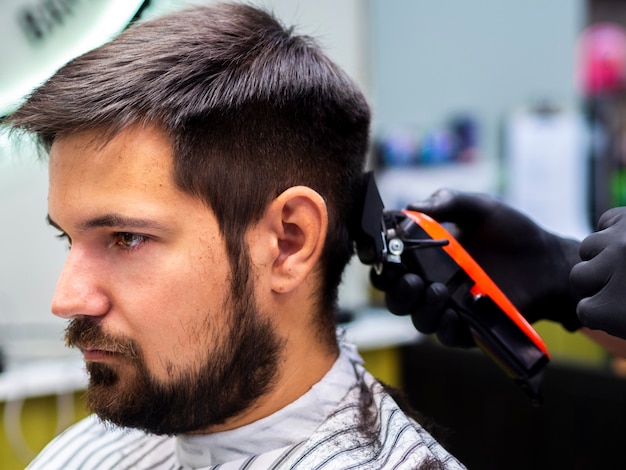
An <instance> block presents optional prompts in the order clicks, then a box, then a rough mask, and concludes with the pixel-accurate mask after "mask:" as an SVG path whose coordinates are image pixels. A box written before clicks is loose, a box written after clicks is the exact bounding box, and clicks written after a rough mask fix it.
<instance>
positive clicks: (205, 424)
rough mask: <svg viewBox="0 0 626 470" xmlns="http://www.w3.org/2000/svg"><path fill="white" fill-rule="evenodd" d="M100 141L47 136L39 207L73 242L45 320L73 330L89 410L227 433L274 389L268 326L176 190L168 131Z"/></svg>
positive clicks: (198, 211)
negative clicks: (236, 292)
mask: <svg viewBox="0 0 626 470" xmlns="http://www.w3.org/2000/svg"><path fill="white" fill-rule="evenodd" d="M98 137H99V133H97V132H95V131H94V132H85V133H81V134H75V135H70V136H67V137H63V138H59V139H57V140H55V142H54V144H53V146H52V150H51V153H50V189H49V197H48V208H49V219H50V222H51V223H52V224H53V225H54V226H55V227H57V228H58V229H59V230H61V231H62V233H63V235H64V236H65V237H67V239H68V241H69V243H70V246H71V248H70V251H69V254H68V257H67V261H66V264H65V266H64V268H63V271H62V273H61V276H60V278H59V282H58V285H57V288H56V292H55V295H54V298H53V302H52V311H53V313H54V314H55V315H57V316H60V317H63V318H67V319H70V320H71V321H70V323H69V326H68V329H67V337H66V339H67V342H68V344H69V345H70V346H74V347H77V348H80V349H81V351H82V352H83V355H84V358H85V361H86V363H87V369H88V371H89V373H90V384H89V389H88V393H87V401H88V406H89V407H90V408H91V409H92V410H93V411H95V412H96V413H98V414H99V415H100V416H101V417H102V418H104V419H107V420H110V421H112V422H114V423H116V424H120V425H125V426H130V427H137V428H141V429H146V430H148V431H150V432H154V433H158V434H174V433H181V432H192V431H201V430H206V429H210V428H214V427H215V425H219V424H223V423H226V426H228V423H229V419H230V418H233V417H234V416H236V415H237V414H238V413H241V412H242V411H243V410H245V409H246V408H248V407H249V406H250V405H251V404H252V403H253V402H254V400H255V399H256V398H258V396H260V395H262V394H263V393H264V392H265V391H266V390H267V388H268V386H269V385H270V384H271V383H272V381H273V379H274V374H275V371H276V363H277V361H278V358H279V356H280V350H281V344H280V341H279V340H278V339H277V337H276V334H275V332H274V328H273V325H272V323H271V321H270V320H269V318H268V315H265V314H263V313H262V312H259V309H258V306H257V302H256V301H255V295H254V294H255V292H254V286H252V285H248V284H247V283H246V284H245V290H246V292H247V294H248V295H246V296H244V297H245V298H233V297H234V296H232V295H230V294H231V292H232V285H233V284H232V283H233V282H246V281H242V280H233V279H231V275H230V272H231V270H230V263H229V260H228V258H227V256H226V254H225V251H224V241H223V238H222V236H221V234H220V231H219V226H218V223H217V221H216V219H215V217H214V215H213V213H212V211H211V210H210V209H209V208H208V206H207V205H206V204H205V203H204V202H203V201H201V200H200V199H198V198H194V197H192V196H191V195H189V194H186V193H184V192H182V191H181V190H180V189H178V188H177V187H176V185H175V184H174V181H173V176H172V175H173V174H172V171H173V170H172V168H173V163H172V155H171V147H170V144H169V141H168V140H167V138H166V137H165V135H164V134H163V133H162V132H161V131H159V129H157V128H154V127H139V126H132V127H129V128H126V129H124V130H122V131H121V132H120V133H118V134H116V135H115V136H114V137H113V138H112V139H111V140H109V141H107V142H104V143H103V142H102V141H101V140H99V139H98ZM240 262H242V263H249V260H248V258H247V257H246V256H245V252H244V255H243V256H242V259H241V260H240ZM252 278H253V276H252Z"/></svg>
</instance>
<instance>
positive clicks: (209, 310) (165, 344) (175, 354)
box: [131, 258, 229, 375]
mask: <svg viewBox="0 0 626 470" xmlns="http://www.w3.org/2000/svg"><path fill="white" fill-rule="evenodd" d="M196 261H200V259H198V258H196ZM225 264H226V262H225V261H224V262H222V263H219V264H217V265H216V266H213V267H212V268H211V267H209V266H208V264H206V265H204V264H201V263H196V264H195V265H194V266H191V265H190V263H189V261H188V259H187V260H186V261H185V262H183V263H170V264H169V269H168V270H166V271H163V270H160V271H159V272H158V273H157V272H153V273H152V275H151V276H150V277H148V278H144V279H145V281H146V282H143V283H142V286H141V287H138V289H137V291H136V292H137V293H138V294H139V292H141V294H139V295H136V296H134V300H133V304H134V305H136V307H137V309H138V311H137V313H139V312H141V315H137V316H136V317H135V322H134V324H133V325H132V329H133V330H134V331H135V332H136V335H133V336H136V339H137V341H138V342H139V344H140V347H141V348H142V350H143V353H144V356H145V359H146V363H147V366H148V368H149V369H150V370H152V371H153V373H156V374H157V375H160V374H158V370H160V369H163V368H164V364H165V363H168V364H171V365H174V366H183V365H185V364H189V363H195V362H197V361H198V360H199V359H200V357H201V355H202V356H204V355H205V354H206V351H207V347H210V344H211V342H212V339H213V338H215V337H216V336H220V334H221V332H222V331H223V325H224V322H225V319H224V317H225V314H226V313H225V312H224V311H223V305H224V301H225V299H226V294H227V292H228V290H229V287H228V286H229V281H228V277H227V276H228V271H227V270H225V269H224V265H225ZM131 295H132V294H131Z"/></svg>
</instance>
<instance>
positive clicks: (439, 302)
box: [411, 282, 450, 334]
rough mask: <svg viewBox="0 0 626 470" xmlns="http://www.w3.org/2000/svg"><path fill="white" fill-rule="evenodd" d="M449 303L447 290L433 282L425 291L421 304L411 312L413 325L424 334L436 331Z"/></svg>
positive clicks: (442, 285)
mask: <svg viewBox="0 0 626 470" xmlns="http://www.w3.org/2000/svg"><path fill="white" fill-rule="evenodd" d="M449 301H450V293H449V291H448V288H447V287H446V286H445V285H444V284H441V283H439V282H434V283H432V284H431V285H430V286H428V288H427V289H426V293H425V295H424V298H423V301H422V303H421V304H420V305H419V306H417V307H416V308H415V309H414V310H413V311H412V312H411V320H412V321H413V325H414V326H415V328H416V329H417V331H420V332H422V333H424V334H432V333H434V332H435V331H437V327H438V326H439V322H440V321H441V317H442V315H443V313H444V312H445V310H446V307H447V306H448V302H449Z"/></svg>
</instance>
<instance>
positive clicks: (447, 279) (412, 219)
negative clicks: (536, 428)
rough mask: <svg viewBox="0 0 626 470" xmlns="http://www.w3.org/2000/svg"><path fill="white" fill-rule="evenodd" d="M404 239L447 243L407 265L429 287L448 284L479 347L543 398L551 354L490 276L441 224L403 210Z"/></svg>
mask: <svg viewBox="0 0 626 470" xmlns="http://www.w3.org/2000/svg"><path fill="white" fill-rule="evenodd" d="M401 212H402V214H404V215H405V216H406V219H405V220H404V221H403V222H401V223H400V224H399V225H398V232H399V235H402V236H401V239H402V238H410V239H420V238H421V239H424V238H430V239H433V240H441V241H444V240H446V241H447V243H445V244H444V243H442V244H441V246H438V247H434V248H424V249H418V250H411V251H408V250H407V251H405V253H404V254H403V255H402V257H401V258H402V262H403V263H404V264H407V265H408V267H409V270H410V271H418V272H417V274H419V275H421V276H422V277H424V278H425V279H426V280H427V281H431V282H443V283H444V284H446V286H447V287H448V290H449V291H450V295H451V298H452V300H453V302H454V303H455V304H456V305H455V306H456V307H457V308H456V310H457V312H458V313H459V315H460V316H461V317H462V318H463V319H464V320H465V321H466V322H467V323H468V325H469V327H470V331H471V333H472V335H473V337H474V340H475V341H476V343H477V345H478V346H479V347H480V348H481V349H482V350H483V351H484V352H485V353H487V354H488V355H489V356H490V357H491V358H492V359H493V360H494V361H495V362H496V363H497V364H498V365H499V366H500V367H501V368H502V369H503V370H504V371H505V372H506V373H507V374H508V375H509V376H510V377H511V378H513V379H514V380H516V381H517V382H519V383H520V385H522V386H523V387H524V388H526V389H527V392H528V393H529V394H530V395H531V396H532V397H535V398H536V397H538V394H539V385H540V382H541V376H542V372H543V368H544V366H545V365H546V364H547V363H548V362H549V360H550V354H549V353H548V350H547V348H546V346H545V344H544V342H543V341H542V339H541V337H540V336H539V335H538V334H537V332H536V331H535V330H534V329H533V328H532V327H531V326H530V324H529V323H528V321H526V319H525V318H524V317H523V316H522V315H521V314H520V313H519V311H518V310H517V309H516V308H515V306H514V305H513V304H512V303H511V301H510V300H509V299H508V298H507V297H506V295H504V293H502V291H501V290H500V289H499V288H498V286H497V285H496V284H495V283H494V282H493V281H492V280H491V278H490V277H489V276H488V275H487V274H486V273H485V271H484V270H483V269H482V268H481V267H480V266H479V265H478V263H476V261H474V259H473V258H472V257H471V256H470V255H469V254H468V253H467V251H465V249H464V248H463V247H462V246H461V245H460V244H459V242H458V241H457V240H456V239H455V238H454V237H453V236H452V235H451V234H450V232H448V230H446V229H445V228H444V227H443V226H442V225H441V224H439V223H438V222H436V221H435V220H433V219H432V218H431V217H429V216H427V215H425V214H423V213H420V212H416V211H410V210H403V211H401Z"/></svg>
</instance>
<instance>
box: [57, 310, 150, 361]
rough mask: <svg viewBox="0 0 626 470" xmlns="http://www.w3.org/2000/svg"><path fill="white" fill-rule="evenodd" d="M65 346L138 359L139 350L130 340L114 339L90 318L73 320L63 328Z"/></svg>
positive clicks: (98, 323)
mask: <svg viewBox="0 0 626 470" xmlns="http://www.w3.org/2000/svg"><path fill="white" fill-rule="evenodd" d="M65 344H66V346H68V347H71V348H78V349H90V350H101V351H107V352H110V353H114V354H121V355H124V356H127V357H129V358H130V359H139V357H140V354H139V348H138V346H137V344H136V343H135V342H134V341H133V340H132V339H130V338H123V337H115V336H112V335H109V334H107V333H105V332H104V331H103V330H102V326H101V325H100V322H99V321H97V320H93V319H91V318H74V319H72V320H70V322H69V323H68V325H67V327H66V328H65Z"/></svg>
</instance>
